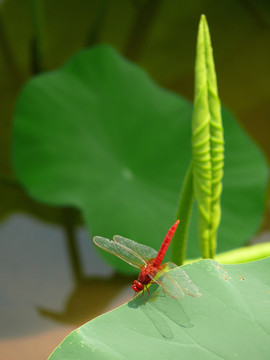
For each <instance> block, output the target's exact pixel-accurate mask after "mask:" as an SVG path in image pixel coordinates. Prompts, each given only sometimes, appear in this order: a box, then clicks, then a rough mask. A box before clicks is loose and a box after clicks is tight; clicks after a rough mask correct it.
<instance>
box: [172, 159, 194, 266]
mask: <svg viewBox="0 0 270 360" xmlns="http://www.w3.org/2000/svg"><path fill="white" fill-rule="evenodd" d="M193 198H194V191H193V169H192V163H191V164H190V165H189V168H188V171H187V173H186V176H185V179H184V183H183V187H182V191H181V195H180V201H179V205H178V210H177V213H176V219H180V221H181V223H180V226H179V227H178V229H177V230H176V232H175V234H174V237H173V242H172V253H171V259H172V261H173V262H174V263H175V264H177V265H179V266H180V265H182V264H183V263H184V260H185V257H186V247H187V236H188V228H189V220H190V215H191V209H192V204H193Z"/></svg>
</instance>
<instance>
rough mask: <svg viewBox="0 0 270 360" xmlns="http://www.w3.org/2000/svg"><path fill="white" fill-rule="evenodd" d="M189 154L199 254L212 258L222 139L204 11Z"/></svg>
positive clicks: (221, 170)
mask: <svg viewBox="0 0 270 360" xmlns="http://www.w3.org/2000/svg"><path fill="white" fill-rule="evenodd" d="M192 155H193V177H194V193H195V197H196V200H197V204H198V210H199V226H198V227H199V243H200V248H201V254H202V257H203V258H214V256H215V251H216V241H217V230H218V226H219V223H220V217H221V209H220V196H221V191H222V177H223V164H224V161H223V160H224V140H223V127H222V120H221V106H220V100H219V98H218V90H217V81H216V74H215V65H214V59H213V54H212V46H211V40H210V34H209V29H208V26H207V22H206V18H205V16H204V15H202V17H201V21H200V24H199V31H198V38H197V53H196V63H195V96H194V110H193V116H192Z"/></svg>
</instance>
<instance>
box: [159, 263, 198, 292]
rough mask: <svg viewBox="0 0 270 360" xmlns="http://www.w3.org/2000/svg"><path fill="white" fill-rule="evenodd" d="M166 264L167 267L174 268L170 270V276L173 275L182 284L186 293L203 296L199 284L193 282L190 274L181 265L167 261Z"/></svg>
mask: <svg viewBox="0 0 270 360" xmlns="http://www.w3.org/2000/svg"><path fill="white" fill-rule="evenodd" d="M165 265H166V268H167V269H168V268H169V269H172V270H171V271H169V275H170V277H172V278H173V279H174V280H175V281H176V282H177V283H178V284H179V285H180V287H181V288H182V290H183V291H184V292H185V293H186V294H188V295H190V296H194V297H199V296H201V294H200V292H199V290H198V288H197V286H196V285H195V284H194V283H193V282H192V280H191V279H190V277H189V276H188V274H187V273H186V272H185V271H184V270H183V269H182V268H181V267H180V266H177V265H175V264H174V263H170V262H169V263H166V264H165ZM166 274H168V273H166Z"/></svg>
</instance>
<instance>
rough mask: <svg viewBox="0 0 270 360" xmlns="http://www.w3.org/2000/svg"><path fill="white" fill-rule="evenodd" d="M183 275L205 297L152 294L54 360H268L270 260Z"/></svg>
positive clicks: (199, 268)
mask: <svg viewBox="0 0 270 360" xmlns="http://www.w3.org/2000/svg"><path fill="white" fill-rule="evenodd" d="M184 269H185V271H186V272H187V273H188V274H189V276H190V277H191V279H192V280H193V281H194V282H195V283H196V285H197V286H198V287H199V290H200V292H201V294H202V295H201V297H199V298H192V297H190V296H187V295H186V296H185V297H184V299H183V300H175V299H173V298H170V297H169V296H168V295H167V296H163V297H162V296H159V297H156V298H155V297H154V296H152V295H153V292H151V295H150V297H151V296H152V298H151V299H150V300H149V299H148V301H147V299H144V300H145V302H144V300H141V302H139V301H137V303H136V301H135V300H133V301H131V302H130V303H128V304H124V305H123V306H121V307H119V308H117V309H115V310H113V311H111V312H108V313H106V314H104V315H102V316H100V317H98V318H96V319H94V320H92V321H90V322H88V323H87V324H85V325H83V326H82V327H80V328H78V329H77V330H75V331H73V332H72V333H71V334H70V335H69V336H68V337H67V338H66V339H65V340H64V341H63V342H62V343H61V344H60V345H59V347H58V348H57V349H56V350H55V351H54V352H53V353H52V355H51V356H50V358H49V359H50V360H69V359H70V360H71V359H72V360H73V359H92V358H93V359H104V360H105V359H110V360H113V359H130V360H132V359H138V358H143V357H144V356H145V354H147V358H148V359H178V358H181V359H202V360H204V359H205V360H209V359H213V360H215V359H217V360H218V359H234V358H235V359H258V358H259V359H268V358H269V341H270V322H269V303H270V278H269V276H267V275H266V274H269V270H270V258H267V259H263V260H259V261H255V262H252V263H246V264H237V265H220V264H218V263H217V262H215V261H213V260H201V261H199V262H196V263H193V264H190V265H185V266H184ZM155 286H157V285H155ZM161 293H162V290H161Z"/></svg>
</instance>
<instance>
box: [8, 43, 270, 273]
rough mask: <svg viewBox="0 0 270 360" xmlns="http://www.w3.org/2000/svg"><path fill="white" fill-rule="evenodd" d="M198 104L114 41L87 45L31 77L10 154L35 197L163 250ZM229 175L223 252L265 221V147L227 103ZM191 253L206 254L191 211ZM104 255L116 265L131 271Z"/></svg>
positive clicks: (103, 230) (98, 228) (104, 231)
mask: <svg viewBox="0 0 270 360" xmlns="http://www.w3.org/2000/svg"><path fill="white" fill-rule="evenodd" d="M191 117H192V105H191V104H190V103H189V102H188V101H186V100H184V99H183V98H181V97H179V96H177V95H176V94H173V93H171V92H169V91H167V90H164V89H162V88H160V87H159V86H157V85H156V84H155V83H154V82H153V81H152V80H151V79H150V78H149V76H148V75H147V74H146V73H145V72H144V71H143V70H141V69H140V68H139V67H138V66H136V65H134V64H132V63H130V62H128V61H126V60H125V59H124V58H123V57H122V56H120V55H119V54H118V53H117V52H116V51H115V50H113V49H112V48H110V47H108V46H96V47H93V48H91V49H85V50H83V51H81V52H79V53H78V54H77V55H75V56H74V57H73V58H71V59H70V60H69V61H68V62H67V63H66V65H65V66H63V67H62V68H60V69H59V70H57V71H54V72H49V73H44V74H41V75H38V76H36V77H34V78H32V79H31V80H30V81H29V82H28V84H27V85H26V86H25V87H24V89H23V90H22V92H21V94H20V96H19V98H18V102H17V107H16V113H15V123H14V138H13V162H14V167H15V171H16V174H17V176H18V178H19V180H20V181H21V183H22V184H23V185H24V187H25V188H26V190H27V191H28V192H29V194H31V196H33V197H34V198H35V199H37V200H39V201H42V202H44V203H47V204H51V205H69V206H75V207H77V208H79V209H80V210H81V211H82V213H83V215H84V219H85V222H86V224H87V226H88V229H89V231H90V232H91V233H92V234H93V235H101V236H103V237H106V238H112V236H113V235H114V234H118V235H122V236H124V237H128V238H130V239H133V240H135V241H137V242H140V243H144V244H147V245H149V246H151V247H153V248H155V249H158V248H159V246H160V243H161V241H162V239H163V236H164V235H165V234H166V232H167V230H168V228H169V227H170V225H171V224H172V223H173V220H174V217H175V213H176V209H177V205H178V199H179V193H180V189H181V185H182V182H183V179H184V176H185V173H186V170H187V168H188V165H189V163H190V161H191ZM223 123H224V128H225V130H224V131H225V144H226V150H225V170H224V172H225V175H224V187H223V188H224V190H223V195H222V215H223V216H222V221H221V225H220V230H219V239H218V249H217V250H218V251H219V252H220V251H225V250H228V249H231V248H236V247H238V246H240V245H242V244H243V243H244V242H245V241H247V240H248V239H249V238H250V237H251V236H252V235H253V234H254V233H255V232H256V230H257V228H258V225H259V224H260V221H261V217H262V213H263V207H264V192H265V188H266V181H267V168H266V163H265V160H264V158H263V156H262V154H261V152H260V150H259V149H258V148H257V147H256V146H255V144H254V143H253V142H252V141H251V140H250V139H249V138H248V136H247V135H245V133H244V132H243V131H242V130H241V129H240V128H239V126H238V125H237V123H236V122H235V120H234V119H233V117H232V116H231V115H230V114H229V113H228V112H227V111H225V110H224V111H223ZM189 237H190V239H189V243H188V256H189V257H193V258H194V257H197V256H199V254H200V252H199V246H198V236H197V214H196V208H194V210H193V215H192V219H191V229H190V234H189ZM102 254H103V256H104V257H105V258H106V259H107V260H108V261H110V262H111V264H113V265H114V266H115V267H116V268H117V269H118V270H119V271H124V272H125V273H127V272H133V271H134V270H133V269H132V268H131V267H129V266H128V265H126V264H124V263H123V262H121V261H120V260H119V259H116V258H115V257H113V256H111V255H110V254H105V253H104V252H102Z"/></svg>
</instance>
